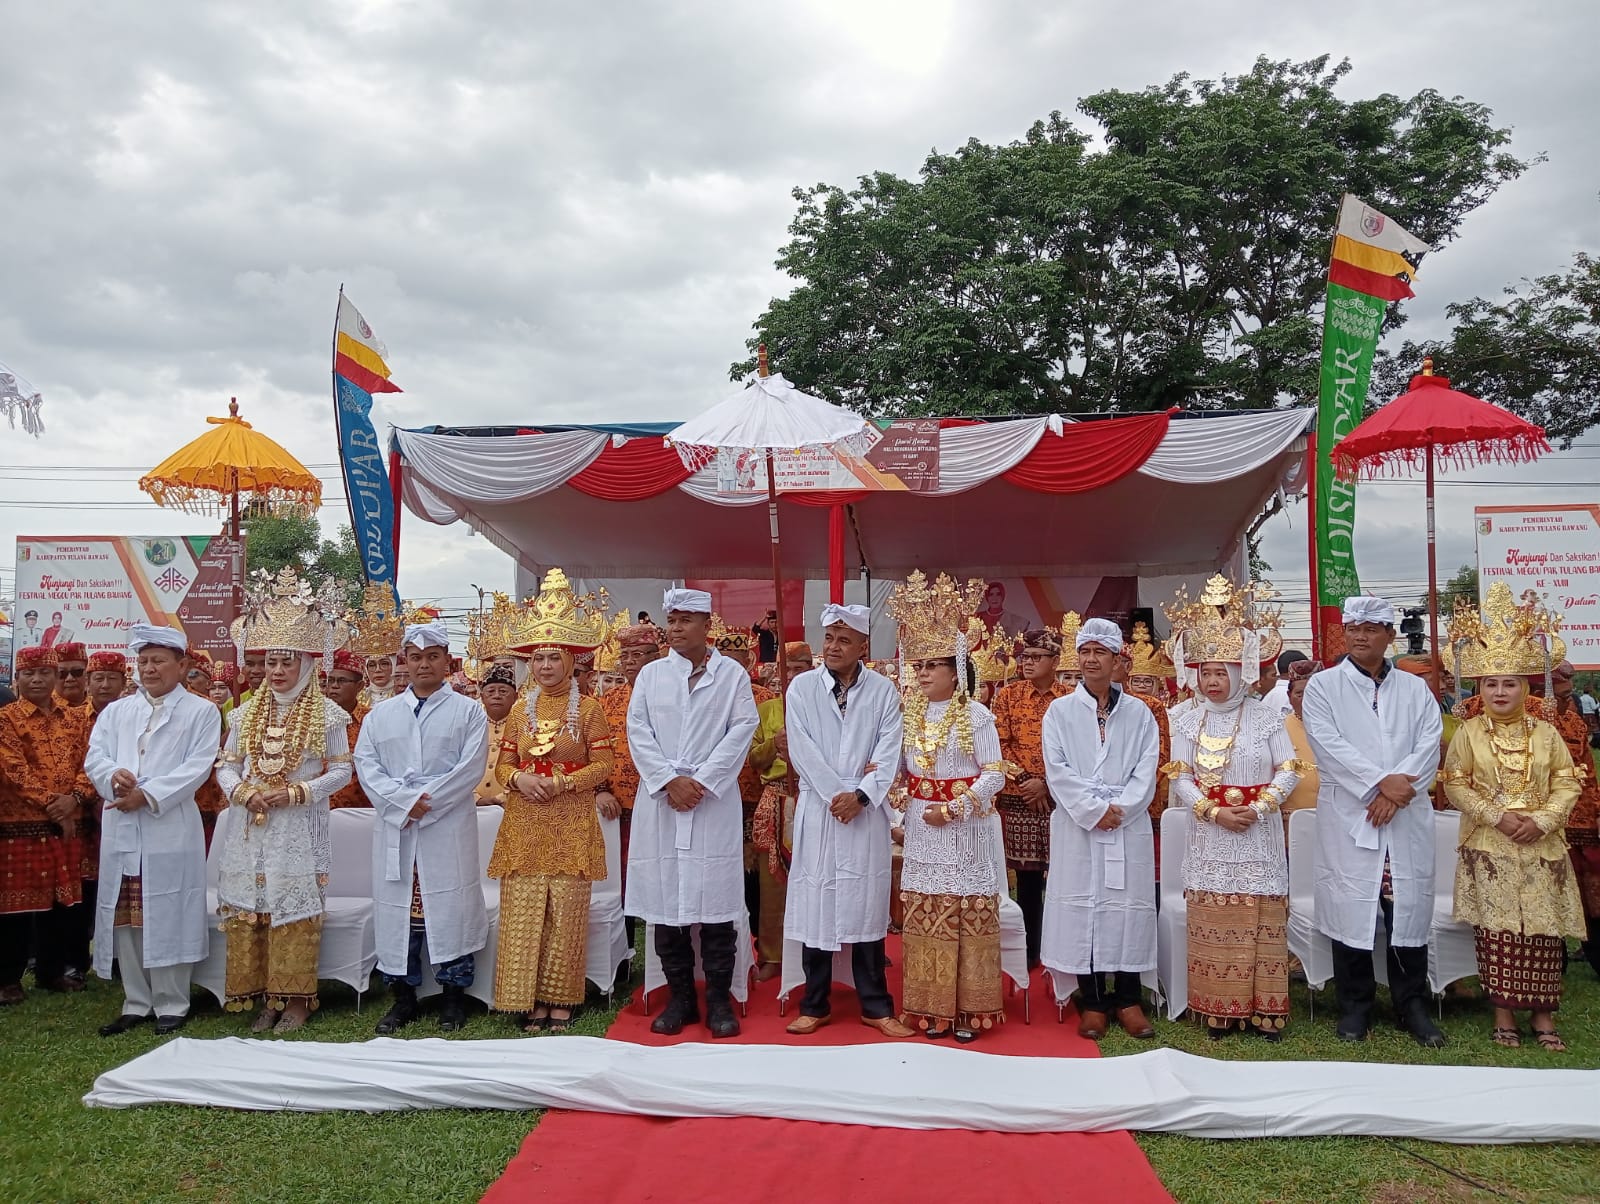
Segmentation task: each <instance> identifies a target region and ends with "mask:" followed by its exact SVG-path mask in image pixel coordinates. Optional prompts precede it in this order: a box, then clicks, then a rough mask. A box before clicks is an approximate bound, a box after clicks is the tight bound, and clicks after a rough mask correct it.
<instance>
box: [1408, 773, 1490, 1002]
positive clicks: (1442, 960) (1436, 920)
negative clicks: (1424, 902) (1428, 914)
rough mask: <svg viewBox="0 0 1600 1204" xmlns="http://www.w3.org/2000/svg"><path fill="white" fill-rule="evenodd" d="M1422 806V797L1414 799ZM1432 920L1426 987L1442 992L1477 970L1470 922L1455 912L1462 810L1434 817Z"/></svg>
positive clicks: (1429, 934)
mask: <svg viewBox="0 0 1600 1204" xmlns="http://www.w3.org/2000/svg"><path fill="white" fill-rule="evenodd" d="M1417 803H1418V805H1421V803H1422V800H1421V799H1419V800H1417ZM1433 839H1434V841H1435V842H1436V844H1435V847H1434V858H1433V866H1434V869H1433V923H1432V924H1431V925H1430V927H1429V932H1428V986H1429V987H1431V988H1432V989H1433V993H1434V994H1435V995H1442V994H1443V993H1444V989H1445V988H1446V987H1447V986H1449V985H1450V984H1451V983H1453V982H1456V981H1458V980H1459V979H1463V978H1471V977H1472V976H1473V975H1474V974H1476V973H1477V972H1478V952H1477V949H1476V947H1475V946H1474V945H1473V941H1472V925H1471V924H1463V923H1461V922H1459V921H1458V920H1457V919H1456V918H1455V915H1454V911H1455V897H1456V863H1457V862H1458V861H1459V860H1460V856H1461V853H1460V848H1459V846H1460V844H1461V812H1459V811H1440V812H1439V813H1438V814H1437V815H1435V816H1434V817H1433Z"/></svg>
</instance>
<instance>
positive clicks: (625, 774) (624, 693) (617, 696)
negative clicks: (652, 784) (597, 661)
mask: <svg viewBox="0 0 1600 1204" xmlns="http://www.w3.org/2000/svg"><path fill="white" fill-rule="evenodd" d="M632 700H633V687H632V686H629V685H620V686H612V687H611V689H609V690H607V691H606V692H605V693H604V694H602V695H601V696H600V709H601V710H602V711H604V712H605V716H606V724H607V725H608V726H609V727H610V728H611V793H612V794H614V795H616V796H617V802H619V803H621V804H622V806H623V809H624V810H626V811H632V810H633V799H634V796H635V795H636V794H638V793H639V771H638V770H637V769H635V768H634V767H633V754H631V753H630V752H629V751H628V703H629V702H631V701H632Z"/></svg>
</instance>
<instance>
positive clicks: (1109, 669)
mask: <svg viewBox="0 0 1600 1204" xmlns="http://www.w3.org/2000/svg"><path fill="white" fill-rule="evenodd" d="M1076 645H1077V653H1078V668H1079V669H1080V670H1081V672H1082V673H1083V680H1082V682H1081V683H1080V684H1079V686H1078V688H1077V689H1076V690H1074V691H1073V692H1072V693H1071V694H1068V695H1066V696H1065V697H1063V698H1058V699H1056V700H1055V701H1054V702H1052V703H1051V704H1050V709H1049V710H1047V711H1046V712H1045V715H1044V727H1043V743H1044V768H1045V780H1046V782H1047V783H1048V784H1049V787H1050V797H1051V798H1053V799H1054V800H1055V802H1056V809H1055V812H1054V813H1053V814H1052V816H1051V820H1050V877H1049V879H1048V880H1047V882H1046V884H1045V899H1044V936H1043V940H1042V941H1041V947H1040V960H1042V961H1043V963H1044V965H1045V967H1046V968H1047V969H1049V970H1051V971H1052V972H1054V973H1055V974H1059V975H1076V976H1077V978H1078V986H1079V988H1080V990H1081V991H1082V1001H1081V1003H1080V1004H1079V1021H1078V1032H1079V1034H1080V1035H1081V1036H1084V1037H1088V1038H1089V1039H1090V1040H1095V1041H1097V1040H1099V1039H1100V1038H1101V1037H1103V1036H1105V1034H1106V1029H1107V1028H1108V1027H1109V1025H1110V1018H1111V1015H1112V1014H1113V1013H1115V1015H1116V1018H1117V1023H1119V1024H1121V1025H1122V1027H1123V1028H1124V1029H1125V1030H1126V1031H1127V1033H1128V1035H1129V1036H1132V1037H1140V1038H1148V1037H1153V1036H1155V1031H1156V1030H1155V1028H1154V1026H1152V1025H1151V1023H1150V1020H1149V1018H1148V1017H1147V1016H1146V1015H1145V1014H1144V1009H1143V1008H1142V1007H1141V1006H1140V987H1139V976H1140V975H1141V974H1142V973H1143V972H1144V971H1146V970H1153V969H1155V965H1156V868H1155V840H1154V834H1153V832H1152V829H1151V826H1150V821H1149V819H1148V818H1147V817H1146V816H1147V812H1148V810H1149V807H1150V801H1151V799H1152V798H1154V797H1155V788H1156V770H1157V766H1158V762H1159V761H1160V759H1161V757H1160V732H1159V731H1158V729H1157V727H1156V721H1155V716H1153V715H1152V714H1151V713H1150V708H1149V707H1147V706H1145V705H1144V703H1142V702H1140V701H1139V700H1138V699H1137V698H1133V697H1131V696H1130V695H1128V694H1127V693H1125V692H1124V691H1123V690H1122V689H1120V688H1119V687H1118V686H1116V685H1115V684H1114V683H1113V682H1112V680H1111V678H1112V673H1113V670H1114V668H1115V665H1116V661H1117V658H1118V657H1119V656H1120V655H1121V653H1122V629H1121V628H1119V627H1118V626H1117V625H1116V624H1115V623H1113V622H1111V621H1110V620H1109V619H1090V620H1089V621H1088V622H1086V623H1084V624H1083V626H1082V627H1080V628H1079V629H1078V634H1077V640H1076ZM1058 994H1059V992H1058Z"/></svg>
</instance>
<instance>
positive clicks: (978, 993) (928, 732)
mask: <svg viewBox="0 0 1600 1204" xmlns="http://www.w3.org/2000/svg"><path fill="white" fill-rule="evenodd" d="M982 597H983V582H981V581H969V582H968V583H967V585H966V587H965V588H964V589H963V588H958V587H957V586H956V584H955V583H954V582H953V581H951V580H950V578H949V577H947V576H945V575H944V574H942V573H941V574H940V575H939V579H938V580H937V581H936V582H935V583H934V584H933V586H932V587H931V588H930V587H929V586H928V583H927V579H926V578H925V577H924V576H923V575H922V573H920V572H916V573H913V574H912V575H911V577H910V578H909V579H907V581H906V583H905V584H904V585H901V586H898V587H896V589H895V593H894V595H893V597H891V598H890V599H889V611H890V613H891V614H893V615H894V617H895V618H896V619H897V620H898V621H899V623H900V648H901V659H902V661H903V662H904V663H907V664H909V665H910V667H911V669H912V671H913V672H915V674H916V676H917V689H916V691H915V692H914V693H911V694H910V695H909V696H908V697H907V699H906V712H905V756H904V760H905V773H906V781H905V800H904V802H905V819H904V841H905V868H904V869H903V871H902V873H901V878H900V886H901V894H900V898H901V902H902V904H903V906H904V910H905V919H904V924H903V928H902V932H903V935H904V941H905V975H904V1004H905V1012H904V1014H903V1015H902V1016H901V1020H902V1021H903V1022H904V1023H907V1024H913V1025H914V1026H916V1027H920V1028H921V1029H922V1031H923V1035H924V1036H926V1037H928V1038H930V1039H937V1038H939V1037H946V1036H949V1035H950V1034H951V1032H952V1031H953V1032H954V1034H955V1038H956V1040H957V1041H961V1042H968V1041H975V1040H977V1037H978V1033H979V1032H980V1031H982V1030H983V1029H986V1028H991V1027H993V1026H994V1025H995V1024H998V1023H1001V1022H1002V1021H1004V1020H1005V1005H1004V1001H1003V996H1002V983H1001V976H1000V894H999V892H1000V889H1001V883H1000V881H999V880H998V876H997V874H996V872H995V867H996V865H997V863H998V862H999V860H1000V857H1001V848H1002V836H1001V833H1000V816H999V813H998V812H996V811H995V807H994V798H995V795H997V794H999V793H1000V789H1001V787H1003V786H1004V785H1005V781H1006V778H1005V769H1006V765H1005V762H1004V760H1003V759H1002V758H1001V755H1000V736H999V734H998V733H997V732H996V730H995V722H994V716H993V715H991V714H990V713H989V711H988V709H987V708H986V707H984V706H983V705H982V704H980V703H977V702H974V701H973V700H972V698H971V694H972V690H973V688H974V686H975V684H976V682H975V680H974V678H975V673H974V670H973V667H972V662H971V661H969V660H968V659H967V643H966V636H965V634H964V628H965V625H966V621H967V616H968V615H970V614H972V613H973V612H974V611H975V610H976V609H977V607H978V603H979V601H980V600H981V599H982Z"/></svg>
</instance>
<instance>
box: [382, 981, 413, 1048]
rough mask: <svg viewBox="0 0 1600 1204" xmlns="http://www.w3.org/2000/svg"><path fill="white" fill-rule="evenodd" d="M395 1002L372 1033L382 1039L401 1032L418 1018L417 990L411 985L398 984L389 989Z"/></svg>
mask: <svg viewBox="0 0 1600 1204" xmlns="http://www.w3.org/2000/svg"><path fill="white" fill-rule="evenodd" d="M389 990H390V992H391V994H392V995H393V996H394V1002H393V1003H391V1004H390V1005H389V1010H388V1011H387V1012H385V1013H384V1014H383V1019H382V1020H380V1021H378V1025H377V1027H376V1028H375V1029H373V1030H372V1031H373V1032H375V1033H377V1034H378V1036H380V1037H387V1036H390V1035H392V1034H394V1033H397V1032H399V1031H400V1030H401V1029H403V1028H404V1027H405V1026H406V1025H408V1024H410V1023H411V1022H412V1021H413V1020H415V1019H416V1018H417V988H416V987H414V986H411V985H410V984H409V983H404V982H397V983H395V984H394V985H393V986H391V987H390V988H389Z"/></svg>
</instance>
